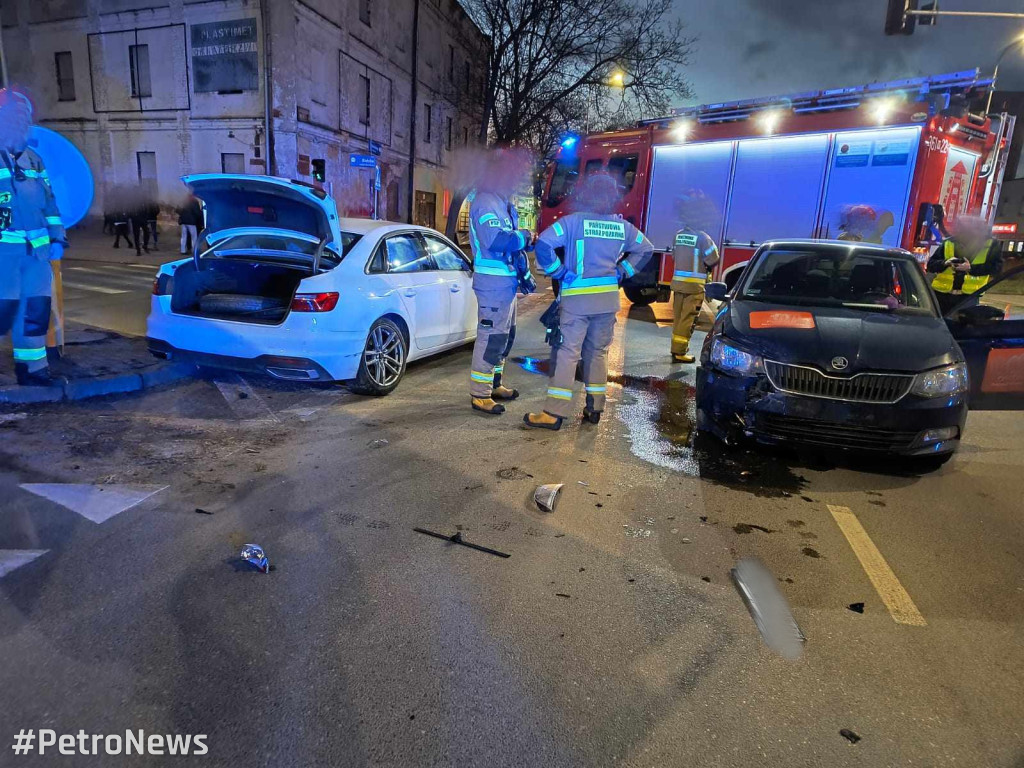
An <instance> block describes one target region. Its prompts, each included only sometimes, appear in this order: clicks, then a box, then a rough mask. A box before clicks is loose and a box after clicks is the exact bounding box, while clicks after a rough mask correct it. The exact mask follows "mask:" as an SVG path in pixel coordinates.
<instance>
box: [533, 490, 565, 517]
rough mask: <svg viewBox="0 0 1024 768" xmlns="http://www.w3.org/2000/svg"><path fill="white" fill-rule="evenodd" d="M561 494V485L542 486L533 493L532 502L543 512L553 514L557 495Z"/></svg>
mask: <svg viewBox="0 0 1024 768" xmlns="http://www.w3.org/2000/svg"><path fill="white" fill-rule="evenodd" d="M561 492H562V483H550V484H548V485H542V486H539V487H538V488H537V490H536V491H534V493H533V500H534V501H535V502H537V506H538V507H540V508H541V509H542V510H543V511H544V512H554V511H555V503H556V502H557V501H558V495H559V494H560V493H561Z"/></svg>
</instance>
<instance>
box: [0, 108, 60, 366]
mask: <svg viewBox="0 0 1024 768" xmlns="http://www.w3.org/2000/svg"><path fill="white" fill-rule="evenodd" d="M31 127H32V104H31V102H30V101H29V100H28V98H27V97H26V96H25V95H24V94H22V93H19V92H17V91H13V90H11V89H3V90H0V335H3V334H6V333H7V332H8V331H9V330H10V331H11V332H12V337H13V338H12V341H13V346H14V363H15V365H14V368H15V372H16V374H17V377H18V383H19V384H30V385H44V386H45V385H49V384H51V383H53V380H52V379H51V377H50V372H49V366H48V365H47V359H46V331H47V328H48V327H49V324H50V301H51V296H52V291H53V272H52V270H51V268H50V260H51V259H53V260H59V259H60V257H61V256H62V255H63V252H64V246H65V245H66V242H65V239H64V227H63V225H62V224H61V219H60V212H59V211H58V210H57V202H56V200H55V199H54V196H53V190H51V189H50V182H49V178H48V176H47V174H46V169H45V168H44V167H43V161H42V160H41V159H40V158H39V155H37V154H36V153H35V152H33V151H32V150H31V149H29V148H28V137H29V129H30V128H31Z"/></svg>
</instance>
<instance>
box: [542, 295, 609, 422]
mask: <svg viewBox="0 0 1024 768" xmlns="http://www.w3.org/2000/svg"><path fill="white" fill-rule="evenodd" d="M560 321H561V331H562V342H561V344H559V345H558V347H557V348H556V349H555V350H554V359H555V366H554V370H553V371H552V373H551V380H550V381H549V382H548V398H547V401H546V402H545V403H544V410H545V411H547V412H548V413H550V414H551V415H552V416H561V417H563V418H564V417H566V416H570V415H571V414H572V395H573V385H574V384H575V382H576V366H577V364H578V363H580V362H581V361H582V364H583V365H582V369H583V384H584V387H585V389H586V392H587V409H588V410H591V411H595V412H597V413H600V412H601V411H603V410H604V404H605V395H606V393H607V391H608V348H609V347H611V345H612V339H613V338H614V336H615V313H614V312H602V313H600V314H577V313H575V312H573V311H572V310H571V309H567V308H566V307H565V305H563V306H562V308H561V314H560Z"/></svg>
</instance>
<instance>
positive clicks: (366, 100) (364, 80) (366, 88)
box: [359, 75, 370, 125]
mask: <svg viewBox="0 0 1024 768" xmlns="http://www.w3.org/2000/svg"><path fill="white" fill-rule="evenodd" d="M359 85H360V86H362V89H361V90H360V94H361V95H362V102H363V114H362V116H360V118H359V122H360V123H362V124H363V125H369V124H370V78H368V77H365V76H364V75H360V76H359Z"/></svg>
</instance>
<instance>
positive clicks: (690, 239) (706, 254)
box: [672, 229, 719, 288]
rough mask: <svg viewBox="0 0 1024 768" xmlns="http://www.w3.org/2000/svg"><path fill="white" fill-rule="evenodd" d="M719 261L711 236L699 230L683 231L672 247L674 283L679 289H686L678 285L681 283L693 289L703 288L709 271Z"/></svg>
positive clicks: (678, 233) (677, 236)
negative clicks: (696, 287) (694, 287)
mask: <svg viewBox="0 0 1024 768" xmlns="http://www.w3.org/2000/svg"><path fill="white" fill-rule="evenodd" d="M718 259H719V256H718V247H717V246H716V245H715V241H714V240H712V239H711V236H710V235H708V234H707V233H706V232H699V231H697V230H692V229H682V230H680V231H679V232H677V233H676V237H675V242H674V244H673V247H672V260H673V262H674V264H675V271H674V272H673V273H672V282H673V283H674V284H676V286H677V287H679V288H683V287H685V286H684V285H678V284H680V283H683V284H689V285H690V286H691V287H693V286H703V285H704V283H705V281H706V279H707V273H708V269H709V268H711V267H714V266H715V265H716V264H717V263H718Z"/></svg>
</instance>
